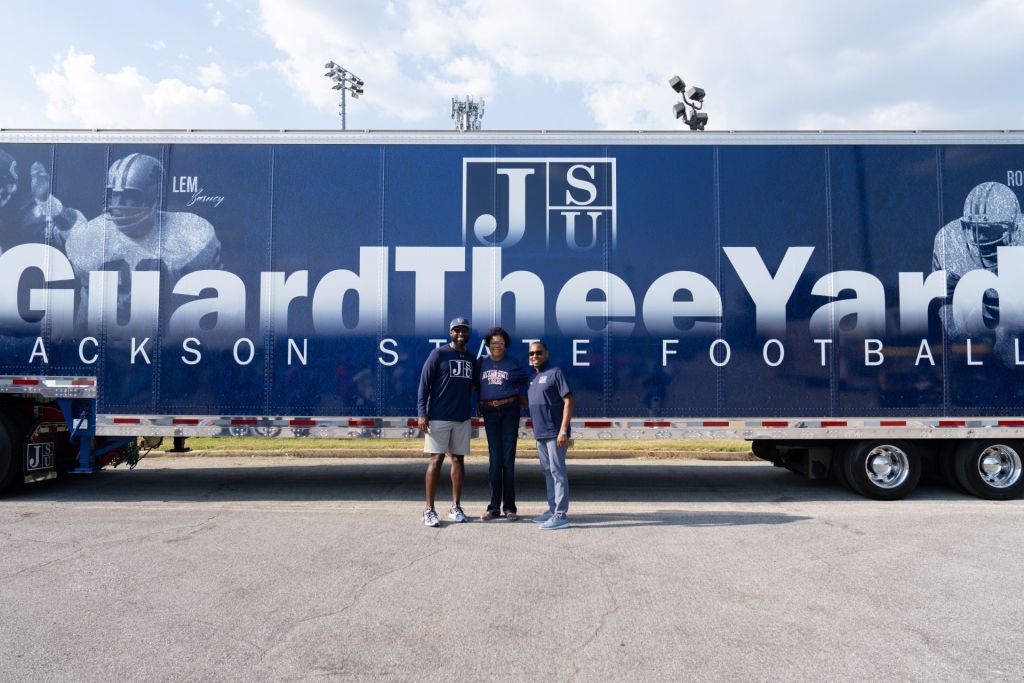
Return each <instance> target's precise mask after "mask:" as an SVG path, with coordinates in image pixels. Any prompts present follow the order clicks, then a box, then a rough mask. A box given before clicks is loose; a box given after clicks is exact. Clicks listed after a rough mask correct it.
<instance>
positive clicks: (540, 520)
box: [533, 512, 552, 524]
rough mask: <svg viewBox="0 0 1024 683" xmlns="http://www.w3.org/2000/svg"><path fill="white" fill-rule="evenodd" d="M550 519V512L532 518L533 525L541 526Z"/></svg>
mask: <svg viewBox="0 0 1024 683" xmlns="http://www.w3.org/2000/svg"><path fill="white" fill-rule="evenodd" d="M551 517H552V515H551V513H550V512H545V513H544V514H542V515H537V516H536V517H534V518H533V523H534V524H543V523H544V522H546V521H548V520H549V519H551Z"/></svg>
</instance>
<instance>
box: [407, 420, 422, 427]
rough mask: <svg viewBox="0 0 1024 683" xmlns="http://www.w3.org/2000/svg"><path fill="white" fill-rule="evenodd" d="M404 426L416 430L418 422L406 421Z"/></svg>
mask: <svg viewBox="0 0 1024 683" xmlns="http://www.w3.org/2000/svg"><path fill="white" fill-rule="evenodd" d="M405 426H406V427H416V428H419V426H420V423H419V420H408V421H407V422H406V423H405Z"/></svg>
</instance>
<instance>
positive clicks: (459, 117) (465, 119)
mask: <svg viewBox="0 0 1024 683" xmlns="http://www.w3.org/2000/svg"><path fill="white" fill-rule="evenodd" d="M483 118H484V99H483V98H482V97H481V98H480V99H479V100H477V99H474V98H472V97H470V96H469V95H466V99H464V100H460V99H459V98H458V97H453V98H452V120H453V121H455V130H459V131H463V132H465V131H467V130H480V127H481V125H482V122H483Z"/></svg>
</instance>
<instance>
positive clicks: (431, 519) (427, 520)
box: [423, 508, 441, 526]
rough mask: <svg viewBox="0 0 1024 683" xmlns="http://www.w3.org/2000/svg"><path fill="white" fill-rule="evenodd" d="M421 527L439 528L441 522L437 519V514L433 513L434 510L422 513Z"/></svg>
mask: <svg viewBox="0 0 1024 683" xmlns="http://www.w3.org/2000/svg"><path fill="white" fill-rule="evenodd" d="M423 525H424V526H441V520H439V519H438V518H437V513H436V512H434V508H430V509H429V510H424V511H423Z"/></svg>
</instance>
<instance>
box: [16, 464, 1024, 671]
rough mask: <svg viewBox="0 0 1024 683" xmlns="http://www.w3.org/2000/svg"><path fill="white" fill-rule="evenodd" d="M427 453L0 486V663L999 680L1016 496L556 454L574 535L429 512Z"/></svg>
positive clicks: (1016, 598)
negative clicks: (4, 489)
mask: <svg viewBox="0 0 1024 683" xmlns="http://www.w3.org/2000/svg"><path fill="white" fill-rule="evenodd" d="M423 467H424V464H423V463H422V462H419V461H416V460H380V459H372V460H371V459H366V460H324V459H307V458H303V459H285V460H282V459H280V458H273V457H267V458H257V459H240V458H216V459H210V458H180V459H175V458H161V459H154V460H147V461H143V463H142V464H141V465H140V466H139V468H138V469H136V470H135V471H132V472H129V471H125V470H115V471H110V472H102V473H100V474H97V475H91V476H85V477H81V478H75V479H72V480H70V481H66V482H54V483H52V485H50V484H47V485H44V486H41V487H37V488H29V489H26V490H25V491H24V492H21V493H18V494H17V495H14V496H8V497H5V498H2V499H0V579H2V580H0V614H2V618H0V639H2V642H3V646H2V647H0V679H2V680H19V681H21V680H112V679H115V680H126V679H134V680H139V679H148V680H174V681H181V680H253V679H257V680H304V679H340V680H364V679H385V680H437V681H442V680H443V681H476V680H505V681H508V680H524V681H525V680H540V679H546V680H645V681H648V680H666V681H667V680H680V679H688V680H736V679H759V680H815V681H817V680H824V679H833V680H867V679H872V680H877V679H880V678H885V679H909V680H925V679H928V680H936V679H939V680H954V679H956V680H960V679H985V680H1019V679H1020V677H1021V665H1020V664H1019V663H1018V664H1015V663H1014V662H1015V661H1016V655H1014V654H1013V653H1014V652H1020V651H1021V650H1022V649H1024V629H1022V628H1021V623H1024V619H1022V617H1024V597H1022V591H1021V590H1020V579H1019V574H1020V566H1021V558H1022V552H1021V548H1022V547H1024V502H1022V501H1019V500H1018V501H1011V502H1008V503H998V502H989V501H982V500H977V499H973V498H968V497H965V496H962V495H959V494H955V493H953V492H951V491H949V490H946V489H943V488H941V487H938V486H937V485H922V486H921V488H919V489H918V491H917V492H916V493H915V494H913V495H912V496H911V497H910V498H908V499H906V500H903V501H898V502H895V503H880V502H874V501H869V500H865V499H861V498H859V497H855V496H854V495H853V494H850V493H848V492H847V491H845V490H843V489H840V488H838V487H835V486H832V485H828V484H823V483H819V482H810V481H805V480H802V479H800V478H798V477H797V476H795V475H792V474H789V473H788V472H785V471H782V470H778V469H775V468H772V467H771V466H769V465H765V464H762V463H748V462H730V463H723V462H713V463H708V462H694V461H683V462H665V461H636V460H627V461H621V460H620V461H572V462H571V463H570V470H569V472H570V483H571V492H572V497H573V502H572V507H571V511H570V512H571V518H572V521H573V524H574V526H573V528H571V529H569V530H566V531H557V532H542V531H539V530H538V529H537V528H536V527H535V526H534V525H533V524H531V523H530V522H529V521H520V522H516V523H508V522H505V521H503V520H502V521H492V522H487V523H483V522H471V523H467V524H461V525H459V524H448V523H446V524H445V525H444V526H443V527H442V528H441V529H428V528H425V527H423V526H422V525H421V524H420V522H419V515H420V512H421V510H422V480H423V479H422V477H423ZM518 481H519V497H520V513H521V514H525V515H531V514H536V513H538V512H540V511H541V510H542V508H543V507H544V504H543V499H544V495H543V483H542V480H541V477H540V474H539V471H538V469H537V465H536V463H535V462H530V461H526V462H523V463H521V464H520V467H519V472H518ZM447 491H448V484H447V480H445V479H443V480H442V493H447ZM485 496H486V463H485V462H484V461H483V460H482V459H474V460H471V461H470V462H469V463H468V465H467V484H466V496H465V507H466V510H467V512H468V513H470V514H473V515H474V516H475V515H479V514H480V513H481V512H482V511H483V508H484V502H485ZM442 499H443V496H442ZM439 508H440V506H439Z"/></svg>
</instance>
